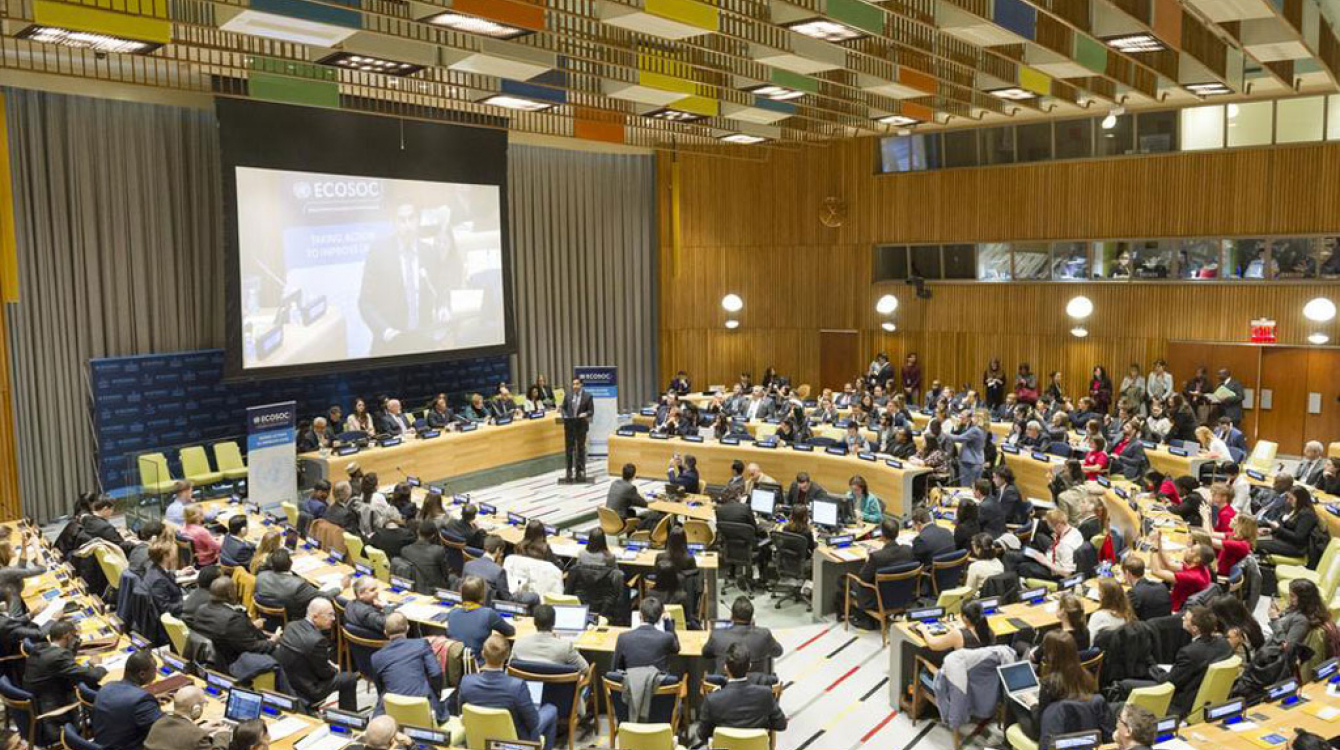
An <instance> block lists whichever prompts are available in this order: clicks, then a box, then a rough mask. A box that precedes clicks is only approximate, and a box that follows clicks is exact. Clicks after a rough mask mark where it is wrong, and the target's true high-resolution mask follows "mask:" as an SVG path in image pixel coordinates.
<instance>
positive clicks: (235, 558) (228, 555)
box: [219, 513, 256, 568]
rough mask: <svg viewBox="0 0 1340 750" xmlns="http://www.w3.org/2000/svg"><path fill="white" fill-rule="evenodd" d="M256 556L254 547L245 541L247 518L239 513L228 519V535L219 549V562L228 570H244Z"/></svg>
mask: <svg viewBox="0 0 1340 750" xmlns="http://www.w3.org/2000/svg"><path fill="white" fill-rule="evenodd" d="M255 554H256V545H254V544H252V543H251V542H248V541H247V517H246V516H245V515H243V514H241V513H239V514H237V515H235V516H233V517H232V518H229V519H228V534H227V535H226V536H224V537H223V544H222V545H221V546H220V548H219V562H220V563H221V564H223V565H225V566H227V567H230V568H245V567H247V566H248V565H250V564H251V558H252V556H253V555H255Z"/></svg>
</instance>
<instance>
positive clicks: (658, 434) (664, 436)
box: [647, 432, 670, 440]
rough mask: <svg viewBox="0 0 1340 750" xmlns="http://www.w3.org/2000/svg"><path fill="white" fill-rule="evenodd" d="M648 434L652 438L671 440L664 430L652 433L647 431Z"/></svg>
mask: <svg viewBox="0 0 1340 750" xmlns="http://www.w3.org/2000/svg"><path fill="white" fill-rule="evenodd" d="M647 435H648V437H650V438H651V439H652V440H669V439H670V436H669V435H667V434H665V433H664V432H650V433H647Z"/></svg>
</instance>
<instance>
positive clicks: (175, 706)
mask: <svg viewBox="0 0 1340 750" xmlns="http://www.w3.org/2000/svg"><path fill="white" fill-rule="evenodd" d="M204 715H205V691H204V690H201V689H200V688H199V687H197V686H195V685H187V686H185V687H183V688H181V689H179V690H178V691H177V692H176V693H175V694H174V695H173V696H172V713H170V714H163V715H162V716H161V717H160V718H159V719H158V721H156V722H154V725H153V727H152V728H151V729H150V730H149V736H148V737H146V738H145V739H144V750H210V748H212V747H213V746H214V736H213V735H214V733H216V732H218V731H219V730H220V729H222V728H223V726H222V725H221V724H218V723H215V722H212V721H211V722H205V723H204V724H201V723H200V718H201V717H202V716H204Z"/></svg>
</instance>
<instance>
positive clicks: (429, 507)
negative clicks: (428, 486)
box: [419, 492, 451, 528]
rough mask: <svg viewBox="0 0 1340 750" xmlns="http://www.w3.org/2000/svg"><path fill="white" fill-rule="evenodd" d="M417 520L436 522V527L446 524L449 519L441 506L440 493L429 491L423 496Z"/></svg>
mask: <svg viewBox="0 0 1340 750" xmlns="http://www.w3.org/2000/svg"><path fill="white" fill-rule="evenodd" d="M419 520H420V521H428V522H430V523H433V524H436V525H437V527H438V528H442V527H444V526H446V524H447V522H448V521H450V520H451V518H450V516H448V515H447V511H446V509H445V508H443V507H442V493H440V492H429V493H428V494H427V495H424V497H423V506H422V507H421V508H419Z"/></svg>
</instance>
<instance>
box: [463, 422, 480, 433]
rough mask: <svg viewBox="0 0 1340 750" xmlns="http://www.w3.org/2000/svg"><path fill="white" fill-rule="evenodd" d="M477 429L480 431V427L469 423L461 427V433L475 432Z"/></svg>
mask: <svg viewBox="0 0 1340 750" xmlns="http://www.w3.org/2000/svg"><path fill="white" fill-rule="evenodd" d="M477 429H479V425H477V424H475V423H474V422H469V423H466V424H463V425H461V432H474V431H475V430H477Z"/></svg>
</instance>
